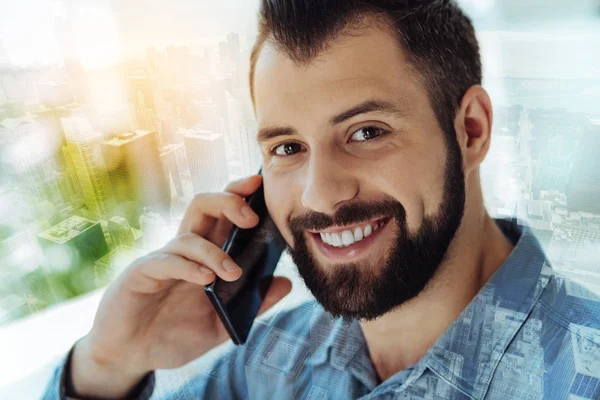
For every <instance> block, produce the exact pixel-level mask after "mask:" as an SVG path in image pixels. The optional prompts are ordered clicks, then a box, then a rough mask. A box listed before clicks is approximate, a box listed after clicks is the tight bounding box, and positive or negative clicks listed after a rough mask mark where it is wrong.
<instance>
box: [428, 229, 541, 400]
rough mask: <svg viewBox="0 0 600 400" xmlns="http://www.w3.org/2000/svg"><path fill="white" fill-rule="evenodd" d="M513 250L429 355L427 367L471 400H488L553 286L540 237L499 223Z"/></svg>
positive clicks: (528, 231)
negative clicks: (512, 347) (515, 342)
mask: <svg viewBox="0 0 600 400" xmlns="http://www.w3.org/2000/svg"><path fill="white" fill-rule="evenodd" d="M495 221H496V224H497V225H498V226H499V227H500V229H501V230H502V231H503V232H504V234H505V235H506V236H507V237H508V238H509V239H510V240H511V241H512V242H513V244H514V248H513V250H512V252H511V253H510V254H509V256H508V257H507V258H506V260H505V261H504V263H502V265H501V266H500V268H498V270H497V271H496V272H495V273H494V274H493V275H492V277H491V278H490V279H489V280H488V282H487V283H486V284H485V285H484V286H483V288H482V289H481V290H480V291H479V293H478V294H477V295H476V296H475V297H474V298H473V300H472V301H471V302H470V303H469V305H468V306H467V307H466V308H465V309H464V310H463V312H462V313H461V314H460V315H459V317H458V318H457V319H456V320H455V321H454V322H453V323H452V325H451V326H450V327H449V328H448V329H447V330H446V331H445V332H444V333H443V334H442V336H440V337H439V338H438V340H437V341H436V343H435V344H434V346H433V347H432V348H431V349H430V350H429V351H428V352H427V354H426V356H425V357H428V356H429V357H428V358H427V365H428V367H429V368H431V369H432V370H434V371H435V372H437V373H438V374H439V375H440V376H442V377H443V378H445V379H447V380H448V381H449V382H450V383H452V384H453V385H454V386H456V387H457V388H459V389H460V390H461V391H462V392H464V393H466V394H468V395H470V396H471V397H472V398H475V399H481V398H483V397H484V396H485V394H486V392H487V389H488V387H489V384H490V382H491V379H492V376H493V372H494V370H495V368H496V365H497V364H498V362H499V361H500V359H501V358H502V356H503V355H504V353H505V351H506V349H507V347H508V345H509V344H510V342H511V341H512V339H513V338H514V336H515V335H516V334H517V332H518V331H519V329H520V328H521V326H522V325H523V324H524V323H525V320H526V319H527V317H528V315H529V313H530V312H531V310H532V308H533V306H534V305H535V303H536V301H537V300H538V298H539V296H540V295H541V293H542V291H543V289H544V288H545V286H546V284H547V283H548V279H547V276H546V275H542V267H543V266H544V265H547V266H550V265H549V264H548V262H547V259H546V257H545V254H544V252H543V250H542V248H541V245H540V243H539V242H538V240H537V238H536V237H535V235H534V234H533V233H532V232H531V230H530V229H529V228H528V227H527V226H520V225H518V224H517V223H516V222H515V221H514V219H513V220H512V221H510V220H495Z"/></svg>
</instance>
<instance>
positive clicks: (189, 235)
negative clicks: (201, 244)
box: [177, 232, 197, 243]
mask: <svg viewBox="0 0 600 400" xmlns="http://www.w3.org/2000/svg"><path fill="white" fill-rule="evenodd" d="M196 236H197V235H196V234H195V233H193V232H185V233H182V234H181V235H179V236H178V237H177V240H178V241H180V242H181V243H190V242H193V241H195V240H196Z"/></svg>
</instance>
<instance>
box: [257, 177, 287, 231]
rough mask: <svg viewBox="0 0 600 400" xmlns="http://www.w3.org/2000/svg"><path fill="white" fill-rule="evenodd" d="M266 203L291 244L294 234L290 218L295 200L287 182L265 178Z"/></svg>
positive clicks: (276, 223)
mask: <svg viewBox="0 0 600 400" xmlns="http://www.w3.org/2000/svg"><path fill="white" fill-rule="evenodd" d="M264 179H265V202H266V204H267V209H268V210H269V214H270V215H271V218H272V219H273V222H275V225H276V226H277V229H279V231H280V232H281V234H282V235H283V237H284V239H285V240H286V241H287V242H288V243H291V242H292V240H291V238H292V233H291V231H290V227H289V217H290V215H291V214H292V211H293V204H294V203H293V201H294V198H293V196H292V193H291V192H290V190H289V185H288V184H286V180H283V179H278V178H274V177H268V178H267V177H265V178H264Z"/></svg>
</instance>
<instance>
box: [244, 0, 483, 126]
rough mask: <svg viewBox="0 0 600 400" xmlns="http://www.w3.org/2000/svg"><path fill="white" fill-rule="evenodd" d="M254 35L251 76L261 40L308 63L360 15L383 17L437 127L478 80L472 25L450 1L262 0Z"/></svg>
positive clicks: (447, 119) (450, 120)
mask: <svg viewBox="0 0 600 400" xmlns="http://www.w3.org/2000/svg"><path fill="white" fill-rule="evenodd" d="M261 1H262V3H261V7H260V11H259V27H258V30H259V32H258V37H257V39H256V42H255V44H254V47H253V49H252V52H251V55H250V96H251V98H252V103H253V104H254V103H255V98H254V85H253V76H254V71H255V67H256V61H257V59H258V56H259V54H260V50H261V48H262V47H263V44H264V43H265V41H266V40H269V41H270V42H272V43H273V45H274V46H275V47H276V49H277V50H278V51H283V52H284V53H285V54H286V55H287V56H288V58H290V59H291V60H292V61H293V62H294V63H296V64H300V65H302V64H308V63H310V62H311V61H312V60H313V59H314V58H316V56H318V55H319V54H320V53H321V52H323V51H324V50H327V48H328V46H329V44H330V42H331V41H332V40H333V39H335V38H336V36H338V35H339V34H340V33H341V32H343V31H345V30H349V31H351V30H352V29H348V28H353V27H354V26H356V23H357V22H359V21H361V20H363V18H364V17H365V16H375V17H377V18H378V19H381V18H379V17H383V19H382V20H383V21H385V22H387V23H388V24H389V26H390V27H391V28H393V30H394V32H395V33H396V34H397V38H398V43H399V46H401V48H402V49H403V50H404V52H405V54H406V55H407V58H408V62H409V64H411V65H412V66H413V67H414V69H415V70H416V71H418V74H417V77H418V79H419V80H420V81H421V82H422V84H423V85H424V87H425V89H426V91H427V95H428V98H429V101H430V104H431V106H432V108H433V110H434V112H435V114H436V117H437V119H438V122H439V124H440V127H441V128H442V130H444V131H445V132H446V133H447V134H453V133H454V118H455V117H456V112H457V110H458V106H459V104H460V100H461V99H462V97H463V96H464V94H465V92H466V91H467V90H468V89H469V87H471V86H473V85H477V84H481V61H480V55H479V45H478V43H477V39H476V37H475V30H474V28H473V25H472V23H471V20H470V19H469V17H467V16H466V15H465V14H464V13H463V11H462V10H461V9H460V8H459V7H458V5H456V4H455V3H454V1H453V0H261Z"/></svg>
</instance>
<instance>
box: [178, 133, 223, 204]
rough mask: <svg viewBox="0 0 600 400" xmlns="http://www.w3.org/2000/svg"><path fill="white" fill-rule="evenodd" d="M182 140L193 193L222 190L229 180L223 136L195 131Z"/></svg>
mask: <svg viewBox="0 0 600 400" xmlns="http://www.w3.org/2000/svg"><path fill="white" fill-rule="evenodd" d="M183 139H184V143H185V148H186V151H187V156H188V162H189V166H190V175H191V178H192V185H193V187H194V193H201V192H213V191H221V190H223V188H224V187H225V185H226V184H227V181H228V180H229V172H228V170H227V159H226V158H225V141H224V139H223V135H221V134H218V133H213V132H211V131H205V130H196V131H195V132H188V133H186V134H185V135H184V137H183Z"/></svg>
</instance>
